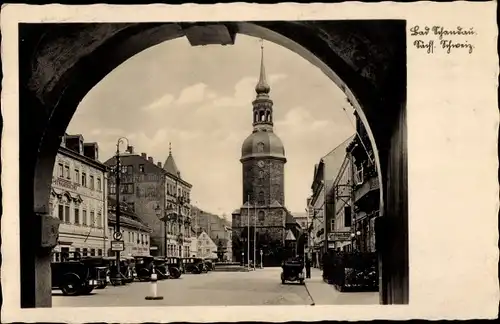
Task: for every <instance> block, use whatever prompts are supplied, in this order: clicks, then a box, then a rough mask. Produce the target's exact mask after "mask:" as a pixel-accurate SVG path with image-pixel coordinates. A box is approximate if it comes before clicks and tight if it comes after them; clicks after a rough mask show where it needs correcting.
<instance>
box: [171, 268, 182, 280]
mask: <svg viewBox="0 0 500 324" xmlns="http://www.w3.org/2000/svg"><path fill="white" fill-rule="evenodd" d="M180 276H181V272H180V271H179V269H177V268H175V267H173V268H170V277H172V278H173V279H179V277H180Z"/></svg>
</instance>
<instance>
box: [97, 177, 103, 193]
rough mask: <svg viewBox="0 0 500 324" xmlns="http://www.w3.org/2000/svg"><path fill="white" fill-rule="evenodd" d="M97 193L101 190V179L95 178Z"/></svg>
mask: <svg viewBox="0 0 500 324" xmlns="http://www.w3.org/2000/svg"><path fill="white" fill-rule="evenodd" d="M96 189H97V191H101V190H102V187H101V178H97V188H96Z"/></svg>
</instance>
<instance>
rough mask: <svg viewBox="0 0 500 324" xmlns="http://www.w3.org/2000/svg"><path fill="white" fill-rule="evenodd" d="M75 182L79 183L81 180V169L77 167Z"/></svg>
mask: <svg viewBox="0 0 500 324" xmlns="http://www.w3.org/2000/svg"><path fill="white" fill-rule="evenodd" d="M75 182H76V183H79V182H80V170H78V169H75Z"/></svg>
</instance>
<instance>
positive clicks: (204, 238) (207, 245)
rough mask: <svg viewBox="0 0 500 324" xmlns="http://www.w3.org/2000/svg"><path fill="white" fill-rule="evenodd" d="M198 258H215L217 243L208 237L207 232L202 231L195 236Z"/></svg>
mask: <svg viewBox="0 0 500 324" xmlns="http://www.w3.org/2000/svg"><path fill="white" fill-rule="evenodd" d="M196 256H197V257H198V258H205V259H215V258H217V244H215V242H214V241H213V240H212V239H211V238H210V236H209V235H208V233H207V232H205V231H202V232H201V233H200V235H199V236H198V238H197V254H196Z"/></svg>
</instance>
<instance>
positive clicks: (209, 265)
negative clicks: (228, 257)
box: [203, 259, 215, 271]
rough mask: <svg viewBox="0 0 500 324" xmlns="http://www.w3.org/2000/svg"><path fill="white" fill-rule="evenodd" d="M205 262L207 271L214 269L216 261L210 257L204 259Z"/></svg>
mask: <svg viewBox="0 0 500 324" xmlns="http://www.w3.org/2000/svg"><path fill="white" fill-rule="evenodd" d="M203 261H204V262H205V267H206V269H207V271H213V270H214V269H215V265H214V262H213V261H212V260H210V259H205V260H203Z"/></svg>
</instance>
